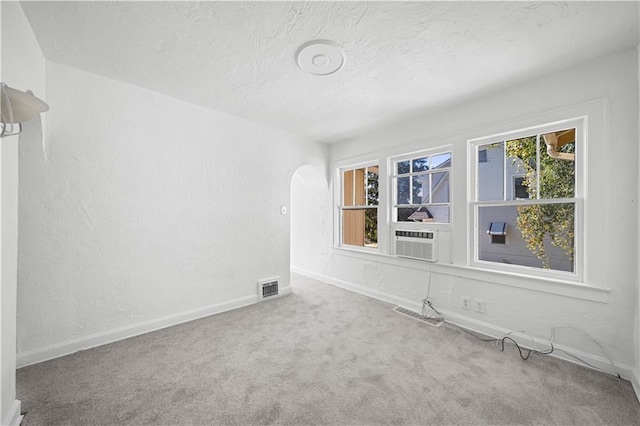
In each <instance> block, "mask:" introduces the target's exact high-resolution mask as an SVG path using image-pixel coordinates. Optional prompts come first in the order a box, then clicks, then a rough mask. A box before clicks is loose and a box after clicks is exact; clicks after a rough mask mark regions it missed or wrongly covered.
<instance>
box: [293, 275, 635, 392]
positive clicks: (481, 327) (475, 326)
mask: <svg viewBox="0 0 640 426" xmlns="http://www.w3.org/2000/svg"><path fill="white" fill-rule="evenodd" d="M291 271H292V272H295V273H297V274H300V275H304V276H307V277H309V278H313V279H316V280H318V281H322V282H325V283H327V284H331V285H334V286H336V287H340V288H344V289H346V290H350V291H354V292H356V293H360V294H363V295H365V296H369V297H373V298H375V299H379V300H383V301H385V302H390V303H394V304H396V305H400V306H402V307H403V308H407V309H409V310H412V311H414V312H417V313H420V311H421V310H422V303H421V301H414V300H408V299H404V298H401V297H397V296H394V295H392V294H388V293H385V292H382V291H379V290H375V289H370V288H366V287H363V286H360V285H357V284H352V283H349V282H346V281H343V280H339V279H336V278H332V277H328V276H325V275H322V274H318V273H315V272H311V271H307V270H304V269H301V268H296V267H291ZM440 311H441V312H442V314H443V316H444V317H445V319H446V320H447V322H449V323H452V324H454V325H457V326H460V327H463V328H465V329H467V330H470V331H474V332H477V333H480V334H484V335H486V336H490V337H494V338H498V337H500V336H503V335H504V334H506V333H508V332H510V331H512V330H508V329H506V328H503V327H499V326H496V325H494V324H491V323H488V322H483V321H479V320H477V319H475V318H471V317H467V316H463V315H459V314H457V313H453V312H448V311H446V310H440ZM510 336H512V337H514V339H515V340H516V341H517V342H518V344H519V345H520V346H521V347H523V348H527V349H531V346H532V345H531V340H530V338H529V337H528V336H525V335H524V334H522V333H512V334H511V335H510ZM534 341H535V343H536V345H537V346H538V348H543V349H547V348H549V342H548V341H546V340H543V339H534ZM554 347H555V348H556V349H558V351H556V352H554V353H552V354H550V356H553V357H555V358H559V359H562V360H565V361H569V362H573V363H575V364H579V365H584V364H582V363H581V362H579V361H578V360H576V359H574V358H572V357H571V356H569V355H567V354H565V353H564V352H561V351H567V352H569V353H571V354H572V355H575V356H577V357H579V358H581V359H583V360H585V361H586V362H588V363H589V364H591V365H592V366H594V367H596V368H597V369H599V370H601V371H604V372H606V373H609V374H613V375H616V373H617V374H620V376H621V377H622V378H623V379H626V380H629V381H631V382H632V384H633V385H634V388H635V389H636V395H639V393H638V389H639V388H640V387H639V386H638V385H637V382H638V378H637V377H636V376H635V374H634V370H633V367H631V366H629V365H626V364H622V363H619V362H616V363H615V370H616V371H614V369H613V367H612V366H611V363H610V362H609V360H608V359H607V358H605V357H602V356H599V355H595V354H588V353H585V352H582V351H580V350H577V349H574V348H569V347H566V346H562V345H558V344H556V343H554ZM586 367H589V366H586ZM634 380H635V383H634ZM639 400H640V397H639Z"/></svg>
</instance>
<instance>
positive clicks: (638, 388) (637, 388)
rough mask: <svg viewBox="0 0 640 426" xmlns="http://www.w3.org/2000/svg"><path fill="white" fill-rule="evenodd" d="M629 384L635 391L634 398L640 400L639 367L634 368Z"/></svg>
mask: <svg viewBox="0 0 640 426" xmlns="http://www.w3.org/2000/svg"><path fill="white" fill-rule="evenodd" d="M631 386H633V390H634V391H635V392H636V398H638V401H639V402H640V367H636V368H635V370H634V374H633V377H632V379H631Z"/></svg>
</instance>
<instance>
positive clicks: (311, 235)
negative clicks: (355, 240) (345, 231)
mask: <svg viewBox="0 0 640 426" xmlns="http://www.w3.org/2000/svg"><path fill="white" fill-rule="evenodd" d="M290 210H291V216H290V220H291V222H290V223H291V233H290V235H291V250H290V262H291V270H292V272H294V273H295V272H302V273H322V272H323V268H322V265H323V260H324V259H326V255H327V253H328V250H329V246H330V244H331V232H332V231H331V229H332V228H331V221H332V215H331V193H330V191H329V185H328V183H327V179H326V175H325V170H324V169H322V168H320V167H317V166H311V165H304V166H300V167H299V168H298V169H297V170H296V171H295V173H294V174H293V176H292V178H291V209H290ZM292 282H293V280H292Z"/></svg>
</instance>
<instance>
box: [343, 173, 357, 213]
mask: <svg viewBox="0 0 640 426" xmlns="http://www.w3.org/2000/svg"><path fill="white" fill-rule="evenodd" d="M353 175H354V173H353V170H345V171H344V173H343V174H342V187H343V191H342V193H343V201H342V204H343V205H344V206H353Z"/></svg>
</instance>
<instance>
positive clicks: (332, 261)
mask: <svg viewBox="0 0 640 426" xmlns="http://www.w3.org/2000/svg"><path fill="white" fill-rule="evenodd" d="M598 99H601V100H603V101H602V102H600V103H596V104H594V105H597V106H598V108H605V109H604V111H603V112H602V113H600V114H599V116H600V120H601V121H604V131H603V132H602V133H601V134H600V135H598V134H597V132H595V133H593V134H592V135H591V138H590V140H589V143H591V144H597V143H600V144H601V145H600V146H595V145H594V146H592V148H591V150H592V151H593V152H598V151H601V152H602V157H599V156H598V157H595V158H590V159H589V161H590V165H591V166H597V167H594V169H596V168H600V169H601V171H600V172H599V173H598V175H597V176H593V175H589V176H587V179H588V184H589V185H590V192H589V199H588V203H590V204H589V206H592V207H593V208H591V207H590V209H591V210H590V211H591V212H595V213H597V214H596V215H595V216H593V215H592V217H591V218H590V219H591V222H589V224H590V226H591V228H590V229H589V230H588V233H589V235H590V236H591V238H592V240H591V244H590V245H589V247H587V259H586V263H588V265H587V266H588V267H591V265H601V266H599V267H598V268H600V269H601V270H600V272H602V273H601V276H602V277H603V279H602V281H601V280H598V279H594V278H592V279H591V281H589V282H588V284H591V285H594V286H600V287H606V288H609V289H610V291H604V290H598V289H591V288H588V287H584V286H579V285H572V284H557V283H553V282H549V281H548V280H543V279H527V278H525V277H521V276H518V275H515V274H508V275H505V274H502V273H492V272H483V271H479V270H477V269H474V268H470V267H468V265H469V264H468V253H469V251H468V233H467V229H468V227H469V222H470V221H469V220H468V216H467V214H468V209H467V205H466V196H467V181H468V176H467V159H466V155H467V140H468V139H471V138H479V137H482V136H489V135H491V134H494V133H497V130H498V129H502V131H508V130H516V129H518V127H515V128H512V127H510V126H512V125H515V124H514V123H522V122H523V121H528V122H535V121H536V120H537V119H538V118H537V117H538V115H539V119H540V120H544V119H545V118H544V116H545V114H549V112H550V111H556V110H561V109H565V108H573V107H574V106H575V105H578V104H581V103H584V102H590V101H593V100H598ZM589 105H592V104H589ZM589 108H595V109H597V108H596V107H592V106H589ZM560 114H561V113H560ZM567 118H569V117H567ZM539 124H545V122H544V121H541V122H540V123H539ZM592 127H593V126H592ZM447 144H453V152H454V159H453V164H454V165H453V168H454V169H453V172H452V177H451V185H452V188H453V189H452V204H453V217H452V227H451V228H450V229H447V228H443V229H442V230H441V232H440V233H439V237H440V240H441V241H440V242H441V244H440V260H441V261H440V262H439V263H438V264H435V265H432V266H429V265H427V264H423V263H419V262H413V261H408V260H398V259H394V258H392V257H389V256H376V255H371V254H363V253H358V252H353V251H347V250H345V249H336V248H334V249H330V250H327V254H322V253H317V252H314V253H309V254H308V256H319V257H322V258H323V259H322V268H321V269H309V270H307V272H308V273H309V274H311V275H313V276H316V277H319V278H324V279H326V280H329V281H331V282H333V283H335V284H337V285H341V286H344V287H347V288H351V289H353V290H356V291H360V292H363V293H366V294H369V295H372V296H374V297H379V298H382V299H385V300H388V301H392V302H395V303H399V304H403V305H405V306H407V307H410V308H413V309H419V308H420V300H421V299H422V298H423V297H424V296H425V293H426V290H427V280H428V273H427V272H426V271H427V269H428V268H429V267H431V268H432V269H433V272H434V273H433V276H432V289H431V296H432V297H433V298H434V304H435V306H436V307H439V308H440V309H442V310H443V311H445V312H446V313H447V314H448V315H449V318H451V319H453V320H455V321H457V322H459V323H461V324H465V325H467V326H470V327H473V328H475V329H478V330H483V331H485V332H488V333H492V334H500V333H502V332H503V331H505V330H526V331H527V333H529V334H530V335H532V336H533V337H535V338H536V339H539V340H540V341H545V340H548V339H549V333H550V328H551V327H552V326H555V325H562V324H569V325H573V326H577V327H580V328H582V329H584V330H585V331H587V332H589V333H590V334H592V335H593V336H595V337H596V338H597V339H598V340H599V341H600V342H601V343H602V344H604V345H605V347H606V348H607V349H608V351H609V352H610V353H611V355H612V357H613V358H614V359H615V361H616V362H617V364H618V369H619V370H620V371H621V372H622V374H624V375H625V376H626V377H627V378H629V377H630V375H631V370H632V369H633V366H634V365H637V358H636V357H637V355H636V354H635V352H634V348H633V343H632V342H633V335H634V333H635V331H634V330H635V328H634V327H635V326H634V324H633V323H632V322H631V321H630V320H629V319H630V318H633V317H634V315H635V310H636V305H637V303H638V297H637V289H636V286H637V279H638V273H637V272H638V271H637V267H638V266H637V260H638V207H637V202H636V200H635V195H636V194H637V183H638V168H637V161H638V61H637V51H636V50H635V49H634V50H629V51H623V52H618V53H615V54H612V55H610V56H607V57H603V58H600V59H598V60H595V61H592V62H589V63H585V64H582V65H580V66H578V67H575V68H572V69H568V70H565V71H562V72H558V73H555V74H552V75H548V76H544V77H541V78H538V79H535V80H531V81H528V82H523V83H522V84H519V85H517V86H514V87H510V88H505V89H504V90H503V91H501V92H499V93H496V94H494V95H491V96H485V97H482V98H478V99H473V100H469V101H467V102H465V103H462V104H459V105H454V106H450V107H448V108H445V107H443V108H441V109H440V110H438V111H423V112H421V113H416V114H414V115H413V116H412V117H408V118H407V119H406V120H404V121H401V122H396V123H393V124H391V125H388V126H386V127H381V128H376V129H372V130H371V131H370V132H368V133H365V134H363V135H361V136H359V137H357V138H355V139H352V140H350V141H347V142H345V143H343V144H336V145H333V146H332V147H331V148H332V149H331V157H332V162H333V164H334V165H336V164H341V165H343V164H345V163H348V162H349V161H357V160H362V161H366V160H372V159H376V158H377V159H379V160H380V161H381V163H383V162H384V160H385V159H386V158H387V156H393V155H400V154H402V153H403V152H410V151H415V150H419V149H425V148H432V147H436V146H443V145H447ZM604 145H606V146H604ZM381 173H382V172H381ZM332 176H335V175H332ZM382 181H383V179H381V182H382ZM334 183H335V182H332V184H334ZM387 189H388V188H387ZM384 190H385V189H384V188H382V187H381V194H382V193H383V191H384ZM380 216H381V217H382V218H383V223H384V220H385V218H386V217H388V216H387V215H385V213H384V212H382V213H381V214H380ZM598 216H600V217H601V218H602V220H601V221H599V222H598V223H596V221H595V220H594V218H595V217H598ZM332 219H333V218H332ZM603 229H606V232H602V230H603ZM594 235H601V236H602V238H600V237H598V238H595V240H594V237H593V236H594ZM385 238H386V241H385ZM390 240H391V238H390V237H389V236H387V237H385V236H384V235H381V236H380V239H379V241H380V245H381V251H382V252H383V253H389V252H390V251H387V250H389V248H390V245H391V241H390ZM599 250H601V251H600V253H602V254H601V255H599V256H598V255H595V254H594V253H598V251H599ZM592 277H593V276H592ZM555 293H559V294H555ZM462 297H470V298H472V299H477V300H482V301H485V302H486V314H481V313H476V312H472V311H468V310H463V309H462V308H461V306H460V305H461V304H460V300H461V298H462ZM557 343H559V344H560V345H564V346H565V347H567V348H568V349H570V350H573V353H574V354H578V355H583V356H584V357H586V358H587V359H588V360H590V361H591V362H594V363H595V364H596V365H599V366H601V367H602V368H605V369H608V371H611V370H612V369H611V368H610V367H608V366H607V361H606V358H605V357H604V355H603V354H602V352H601V351H600V350H599V348H598V347H597V345H595V344H594V343H592V342H591V341H590V340H589V339H588V338H587V337H585V336H583V335H581V334H580V333H579V332H576V331H573V330H567V329H564V330H559V331H558V333H557ZM611 372H612V371H611Z"/></svg>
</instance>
